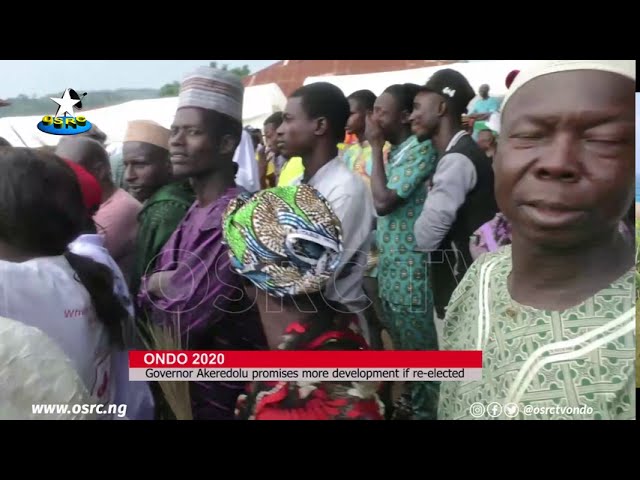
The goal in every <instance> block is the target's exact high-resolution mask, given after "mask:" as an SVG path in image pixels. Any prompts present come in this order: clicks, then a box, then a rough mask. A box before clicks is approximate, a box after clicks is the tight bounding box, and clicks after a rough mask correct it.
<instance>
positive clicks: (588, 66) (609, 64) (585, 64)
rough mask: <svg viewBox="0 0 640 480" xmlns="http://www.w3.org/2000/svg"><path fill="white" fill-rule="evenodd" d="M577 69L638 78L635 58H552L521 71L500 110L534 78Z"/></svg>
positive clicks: (632, 78) (633, 78)
mask: <svg viewBox="0 0 640 480" xmlns="http://www.w3.org/2000/svg"><path fill="white" fill-rule="evenodd" d="M576 70H599V71H602V72H611V73H617V74H618V75H622V76H624V77H627V78H630V79H631V80H633V81H635V80H636V61H635V60H552V61H549V62H544V63H541V64H539V65H537V66H536V67H534V68H532V69H530V70H523V71H521V72H520V73H519V74H518V76H517V77H516V79H515V80H514V81H513V83H512V84H511V88H509V91H508V92H507V94H506V95H505V97H504V100H503V101H502V106H501V108H500V111H504V108H505V106H506V105H507V102H508V101H509V100H510V99H511V97H513V95H514V94H515V93H516V92H517V91H518V90H519V89H520V88H521V87H522V86H523V85H525V84H527V83H528V82H530V81H531V80H533V79H534V78H538V77H542V76H543V75H549V74H551V73H558V72H570V71H576Z"/></svg>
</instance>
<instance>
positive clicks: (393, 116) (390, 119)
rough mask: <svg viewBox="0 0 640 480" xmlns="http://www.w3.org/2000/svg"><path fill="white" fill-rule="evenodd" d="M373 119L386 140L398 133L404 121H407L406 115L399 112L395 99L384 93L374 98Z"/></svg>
mask: <svg viewBox="0 0 640 480" xmlns="http://www.w3.org/2000/svg"><path fill="white" fill-rule="evenodd" d="M373 119H374V120H375V121H377V122H378V124H379V125H380V128H381V129H382V133H384V137H385V139H387V140H389V139H390V138H392V137H393V136H395V135H396V134H397V133H398V131H400V129H401V128H402V125H403V123H404V121H405V119H406V121H408V117H406V113H405V112H403V111H402V110H401V108H400V105H398V102H397V101H396V99H395V97H394V96H393V95H391V94H390V93H386V92H385V93H383V94H382V95H380V96H379V97H378V98H376V103H374V105H373Z"/></svg>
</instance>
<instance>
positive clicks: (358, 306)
mask: <svg viewBox="0 0 640 480" xmlns="http://www.w3.org/2000/svg"><path fill="white" fill-rule="evenodd" d="M349 115H350V109H349V102H348V101H347V99H346V97H345V96H344V94H343V93H342V91H341V90H340V89H339V88H338V87H336V86H335V85H331V84H329V83H323V82H321V83H314V84H311V85H306V86H304V87H302V88H299V89H298V90H296V91H295V92H294V93H293V94H292V95H291V97H289V100H288V102H287V106H286V108H285V111H284V115H283V122H282V125H280V127H278V130H277V135H278V148H279V150H280V151H281V152H282V153H283V154H284V155H285V156H286V157H293V156H300V157H302V162H303V164H304V177H303V179H302V182H303V183H308V184H309V185H311V186H312V187H314V188H316V189H317V190H318V191H319V192H320V193H321V194H322V195H324V197H325V198H326V199H327V200H328V201H329V204H330V205H331V207H332V208H333V210H334V212H335V213H336V215H337V216H338V218H339V219H340V221H341V222H342V233H343V243H344V254H343V257H342V260H341V264H340V266H339V267H338V269H337V271H336V273H335V275H334V281H332V282H331V281H330V283H329V285H328V286H327V289H326V290H325V295H326V298H327V299H328V300H331V301H334V302H338V303H341V304H342V305H344V307H346V311H344V313H348V312H351V313H356V314H359V315H358V316H359V318H360V325H361V327H362V329H363V331H364V332H363V333H364V335H365V338H367V339H368V333H369V332H368V328H367V325H366V322H365V321H364V320H363V318H364V317H363V315H362V312H364V310H365V309H366V308H368V307H369V306H370V305H371V301H370V300H369V299H368V298H367V297H366V295H365V293H364V290H363V287H362V280H363V276H364V272H365V270H366V266H367V253H368V252H369V249H370V242H371V239H370V233H371V231H372V230H373V222H374V218H375V210H374V207H373V199H372V197H371V193H370V192H369V189H368V188H367V186H366V185H365V183H364V181H363V180H362V179H361V178H360V177H359V176H358V175H356V174H355V173H353V172H352V171H351V170H349V168H348V167H347V166H346V165H345V164H344V162H343V161H342V160H340V159H339V158H338V143H340V142H341V141H342V140H343V139H344V129H345V125H346V123H347V119H348V118H349Z"/></svg>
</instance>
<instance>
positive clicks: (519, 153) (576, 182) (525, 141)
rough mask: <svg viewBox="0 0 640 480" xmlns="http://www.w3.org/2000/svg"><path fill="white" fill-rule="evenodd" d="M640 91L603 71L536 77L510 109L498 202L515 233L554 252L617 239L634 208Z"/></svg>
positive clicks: (499, 159)
mask: <svg viewBox="0 0 640 480" xmlns="http://www.w3.org/2000/svg"><path fill="white" fill-rule="evenodd" d="M634 90H635V84H634V82H633V81H631V80H629V79H627V78H624V77H622V76H620V75H615V74H613V73H609V72H599V71H580V72H559V73H553V74H549V75H545V76H543V77H539V78H536V79H534V80H532V81H531V82H529V83H527V84H525V85H524V86H522V87H521V89H520V90H518V91H517V92H516V93H515V94H514V96H513V98H512V99H511V100H510V101H509V103H508V104H507V105H506V106H505V111H504V112H503V115H502V129H503V131H501V135H500V143H499V144H498V151H497V155H496V159H495V160H494V162H493V165H494V170H495V182H496V183H495V191H496V200H497V201H498V205H499V207H500V210H501V211H502V212H503V213H504V214H505V215H506V217H507V218H509V220H510V221H511V223H512V225H513V229H514V234H515V233H516V232H517V233H518V234H519V235H520V236H522V237H525V238H527V239H528V240H529V241H530V242H532V243H534V244H538V245H541V246H543V247H547V248H572V247H580V246H584V245H585V243H588V242H590V241H592V240H593V239H595V238H601V237H602V236H603V235H610V234H611V233H612V232H613V231H615V229H616V228H617V226H618V222H619V220H620V219H621V218H622V217H623V216H624V214H625V213H626V212H627V210H628V208H629V205H631V202H632V198H633V197H632V195H633V185H634V157H635V151H634V144H635V126H634V125H635V111H634V110H635V107H634V106H635V102H634V100H635V91H634Z"/></svg>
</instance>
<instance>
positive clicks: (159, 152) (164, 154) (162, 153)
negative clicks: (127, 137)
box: [122, 142, 169, 163]
mask: <svg viewBox="0 0 640 480" xmlns="http://www.w3.org/2000/svg"><path fill="white" fill-rule="evenodd" d="M168 154H169V152H168V150H165V149H163V148H160V147H158V146H157V145H153V144H151V143H146V142H124V144H123V145H122V156H123V159H124V162H125V163H126V162H131V161H136V160H140V161H158V160H167V159H168Z"/></svg>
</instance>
